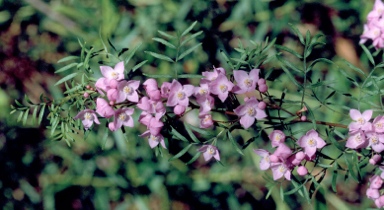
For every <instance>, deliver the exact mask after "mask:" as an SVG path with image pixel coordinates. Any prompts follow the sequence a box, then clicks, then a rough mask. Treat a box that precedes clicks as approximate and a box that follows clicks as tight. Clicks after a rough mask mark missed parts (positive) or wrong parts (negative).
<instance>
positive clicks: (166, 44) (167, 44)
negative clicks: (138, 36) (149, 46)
mask: <svg viewBox="0 0 384 210" xmlns="http://www.w3.org/2000/svg"><path fill="white" fill-rule="evenodd" d="M152 40H153V41H156V42H159V43H161V44H163V45H165V46H167V47H170V48H173V49H176V47H175V45H173V44H171V43H170V42H168V41H167V40H165V39H162V38H157V37H155V38H152Z"/></svg>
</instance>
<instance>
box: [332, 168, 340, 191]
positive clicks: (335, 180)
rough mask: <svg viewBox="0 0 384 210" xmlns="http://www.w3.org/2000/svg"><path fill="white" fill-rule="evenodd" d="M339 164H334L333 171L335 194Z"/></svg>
mask: <svg viewBox="0 0 384 210" xmlns="http://www.w3.org/2000/svg"><path fill="white" fill-rule="evenodd" d="M337 175H338V172H337V163H334V170H333V171H332V185H331V186H332V190H333V192H335V193H337V187H336V186H337Z"/></svg>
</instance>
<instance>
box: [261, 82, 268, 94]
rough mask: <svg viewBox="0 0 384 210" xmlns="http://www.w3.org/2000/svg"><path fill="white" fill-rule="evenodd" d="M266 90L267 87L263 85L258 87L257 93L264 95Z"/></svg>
mask: <svg viewBox="0 0 384 210" xmlns="http://www.w3.org/2000/svg"><path fill="white" fill-rule="evenodd" d="M267 90H268V86H267V85H265V84H262V85H259V91H260V92H262V93H265V92H267Z"/></svg>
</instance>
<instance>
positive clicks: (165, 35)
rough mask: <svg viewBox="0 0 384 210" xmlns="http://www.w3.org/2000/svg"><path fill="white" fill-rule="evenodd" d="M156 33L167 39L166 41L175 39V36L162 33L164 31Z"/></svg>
mask: <svg viewBox="0 0 384 210" xmlns="http://www.w3.org/2000/svg"><path fill="white" fill-rule="evenodd" d="M157 32H159V34H160V35H162V36H164V37H167V38H168V39H175V38H176V37H175V36H173V35H171V34H168V33H166V32H164V31H160V30H158V31H157Z"/></svg>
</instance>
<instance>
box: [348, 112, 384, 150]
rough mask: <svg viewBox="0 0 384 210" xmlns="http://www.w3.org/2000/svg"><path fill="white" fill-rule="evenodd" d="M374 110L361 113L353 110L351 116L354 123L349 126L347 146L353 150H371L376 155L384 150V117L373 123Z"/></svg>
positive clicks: (376, 119) (377, 118)
mask: <svg viewBox="0 0 384 210" xmlns="http://www.w3.org/2000/svg"><path fill="white" fill-rule="evenodd" d="M372 113H373V111H372V110H366V111H364V112H363V113H360V112H359V111H358V110H356V109H351V110H350V111H349V115H350V117H351V118H352V120H353V121H352V122H351V123H350V124H349V126H348V128H349V137H348V140H347V143H346V144H345V146H346V147H347V148H351V149H361V148H371V149H372V150H373V151H374V152H376V153H381V152H382V151H383V150H384V116H381V115H379V116H377V117H376V118H375V119H374V120H373V122H370V120H371V118H372Z"/></svg>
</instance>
